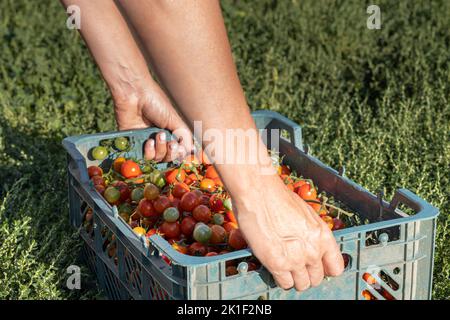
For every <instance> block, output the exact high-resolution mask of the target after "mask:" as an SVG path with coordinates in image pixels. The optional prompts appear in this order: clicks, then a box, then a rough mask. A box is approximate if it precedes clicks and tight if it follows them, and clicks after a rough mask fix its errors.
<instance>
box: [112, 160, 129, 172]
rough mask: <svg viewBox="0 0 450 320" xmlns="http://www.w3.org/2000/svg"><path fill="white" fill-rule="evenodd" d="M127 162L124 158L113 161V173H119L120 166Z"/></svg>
mask: <svg viewBox="0 0 450 320" xmlns="http://www.w3.org/2000/svg"><path fill="white" fill-rule="evenodd" d="M125 161H127V159H125V158H124V157H118V158H117V159H116V160H114V162H113V168H114V171H115V172H119V173H120V172H121V169H122V164H123V163H124V162H125Z"/></svg>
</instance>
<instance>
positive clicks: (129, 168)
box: [120, 160, 142, 179]
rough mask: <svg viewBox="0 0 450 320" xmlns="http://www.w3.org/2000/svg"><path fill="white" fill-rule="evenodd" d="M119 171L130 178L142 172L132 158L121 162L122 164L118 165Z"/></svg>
mask: <svg viewBox="0 0 450 320" xmlns="http://www.w3.org/2000/svg"><path fill="white" fill-rule="evenodd" d="M120 173H121V174H122V176H124V177H125V178H126V179H130V178H136V177H138V176H140V175H141V174H142V171H141V168H140V167H139V165H138V164H137V163H136V162H134V161H133V160H127V161H125V162H124V163H122V166H121V167H120Z"/></svg>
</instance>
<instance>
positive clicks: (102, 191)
mask: <svg viewBox="0 0 450 320" xmlns="http://www.w3.org/2000/svg"><path fill="white" fill-rule="evenodd" d="M94 188H95V189H96V190H97V191H98V193H100V194H101V195H103V194H104V193H105V190H106V187H105V186H104V185H102V184H97V185H96V186H94Z"/></svg>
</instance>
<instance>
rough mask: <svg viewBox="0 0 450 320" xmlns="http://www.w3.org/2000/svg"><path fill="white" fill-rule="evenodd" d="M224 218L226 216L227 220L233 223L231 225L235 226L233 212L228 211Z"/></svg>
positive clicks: (235, 220)
mask: <svg viewBox="0 0 450 320" xmlns="http://www.w3.org/2000/svg"><path fill="white" fill-rule="evenodd" d="M226 216H227V219H228V221H229V222H233V223H236V224H237V219H236V217H235V216H234V213H233V211H231V210H228V211H227V213H226Z"/></svg>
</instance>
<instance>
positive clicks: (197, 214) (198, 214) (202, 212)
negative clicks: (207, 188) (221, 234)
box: [192, 204, 211, 223]
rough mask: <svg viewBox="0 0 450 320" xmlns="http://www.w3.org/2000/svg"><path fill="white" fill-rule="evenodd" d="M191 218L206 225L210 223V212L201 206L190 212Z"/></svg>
mask: <svg viewBox="0 0 450 320" xmlns="http://www.w3.org/2000/svg"><path fill="white" fill-rule="evenodd" d="M192 216H193V217H194V219H195V220H197V221H201V222H204V223H208V222H210V221H211V210H209V208H208V207H207V206H205V205H203V204H201V205H199V206H197V207H195V209H194V210H193V211H192Z"/></svg>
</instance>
